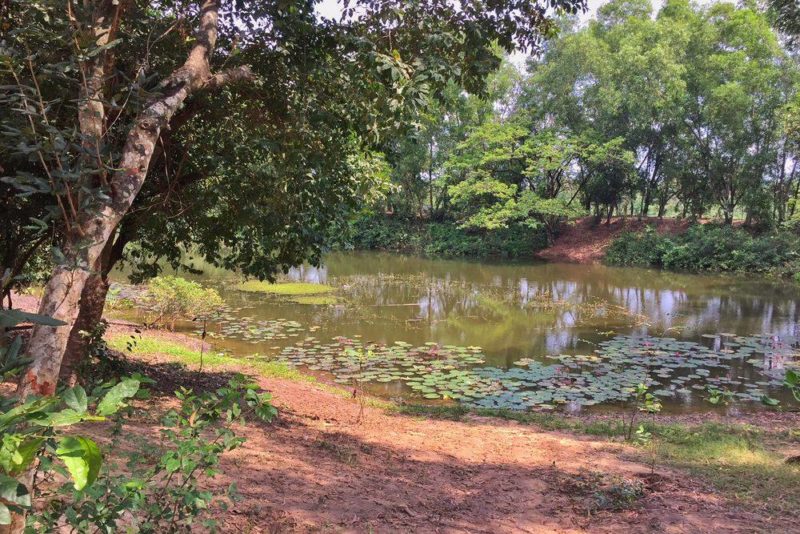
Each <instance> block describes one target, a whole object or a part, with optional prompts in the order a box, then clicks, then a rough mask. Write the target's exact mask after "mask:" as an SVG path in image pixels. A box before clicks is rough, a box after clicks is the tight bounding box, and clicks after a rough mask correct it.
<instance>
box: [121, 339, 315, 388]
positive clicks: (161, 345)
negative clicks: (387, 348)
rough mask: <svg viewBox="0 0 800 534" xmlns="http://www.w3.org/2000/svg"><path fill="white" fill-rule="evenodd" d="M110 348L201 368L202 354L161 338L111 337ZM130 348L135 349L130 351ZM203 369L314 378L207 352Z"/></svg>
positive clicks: (291, 369)
mask: <svg viewBox="0 0 800 534" xmlns="http://www.w3.org/2000/svg"><path fill="white" fill-rule="evenodd" d="M106 341H107V343H108V346H109V347H111V348H112V349H115V350H118V351H120V352H122V353H126V354H134V355H137V354H138V355H148V354H151V355H161V356H168V357H169V359H170V360H173V361H175V362H178V363H182V364H184V365H186V366H199V365H200V357H201V355H200V351H197V350H194V349H192V348H190V347H187V346H186V345H182V344H180V343H176V342H174V341H169V340H166V339H161V338H158V337H155V336H147V335H143V336H141V337H137V338H136V340H135V341H136V343H135V344H133V345H131V343H132V342H133V341H134V340H133V339H132V338H131V337H130V336H129V335H116V336H111V337H109V338H108V339H107V340H106ZM129 346H130V347H131V349H132V350H130V351H128V348H129ZM202 358H203V366H204V367H207V368H208V369H213V368H226V369H236V370H240V371H245V372H250V373H253V374H258V375H260V376H263V377H267V378H283V379H285V380H296V381H303V382H314V381H315V378H314V377H313V376H310V375H306V374H303V373H301V372H300V371H298V370H297V369H295V368H294V367H291V366H289V365H286V364H284V363H281V362H273V361H265V360H250V359H244V358H234V357H231V356H228V355H226V354H222V353H219V352H206V353H204V354H203V355H202Z"/></svg>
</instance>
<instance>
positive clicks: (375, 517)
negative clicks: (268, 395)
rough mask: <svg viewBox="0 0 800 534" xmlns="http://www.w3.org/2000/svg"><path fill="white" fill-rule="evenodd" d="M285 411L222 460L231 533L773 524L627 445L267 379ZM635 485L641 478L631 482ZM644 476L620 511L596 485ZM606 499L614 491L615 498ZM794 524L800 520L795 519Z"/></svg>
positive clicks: (698, 528) (750, 528)
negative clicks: (407, 409)
mask: <svg viewBox="0 0 800 534" xmlns="http://www.w3.org/2000/svg"><path fill="white" fill-rule="evenodd" d="M262 385H263V386H264V387H265V388H267V389H269V390H270V391H272V392H273V395H274V397H275V399H276V403H277V405H278V406H279V408H280V410H281V415H280V420H279V421H278V423H277V424H275V425H270V426H261V427H259V426H254V427H250V428H248V429H246V430H245V431H244V435H245V436H246V437H247V443H246V444H245V445H244V447H243V448H241V449H239V450H237V451H234V452H233V453H231V454H230V455H229V456H228V457H227V458H226V459H225V461H224V462H223V463H224V465H223V470H224V472H225V477H223V478H221V479H220V480H219V481H217V483H220V484H228V483H230V482H231V481H236V482H237V484H238V486H239V490H240V492H241V494H242V495H243V497H244V501H242V502H240V503H239V504H238V505H237V506H236V507H235V508H234V509H233V512H232V513H230V514H229V515H228V516H227V517H225V518H224V527H225V530H226V531H230V532H487V533H489V532H492V533H496V532H758V531H764V532H770V531H784V532H788V531H791V529H792V526H790V525H788V524H785V523H783V522H782V521H780V520H774V522H773V521H770V519H769V518H765V517H759V516H757V515H755V514H751V513H748V512H746V511H745V510H742V509H739V508H737V507H736V506H735V505H734V504H733V503H730V502H726V500H725V499H723V498H721V497H719V496H717V495H715V494H714V493H713V492H711V491H710V490H709V489H708V488H705V487H703V485H702V484H700V483H698V482H697V481H695V480H692V479H690V478H688V477H687V476H686V475H684V474H681V473H678V472H674V471H671V470H664V469H660V468H656V469H655V472H653V471H652V470H651V467H650V466H647V465H644V464H642V463H638V462H636V461H632V460H630V459H628V458H632V457H633V455H632V454H631V451H630V450H629V449H627V448H626V447H625V446H623V445H619V444H614V443H609V442H606V441H594V440H592V439H583V438H580V437H576V436H573V435H568V434H561V433H553V432H543V431H541V430H538V429H537V428H535V427H531V426H527V425H520V424H515V423H513V422H508V421H502V420H498V419H493V418H478V417H473V418H470V419H468V420H466V421H446V420H434V419H424V418H414V417H409V416H400V415H392V414H388V413H386V412H385V411H383V410H381V409H377V408H370V407H365V409H364V412H363V414H362V416H361V417H360V418H359V413H360V409H361V407H360V405H359V404H358V402H356V401H354V400H352V399H345V398H342V397H340V396H337V395H335V394H332V393H328V392H325V391H320V390H319V389H317V388H316V387H315V386H314V385H312V384H302V383H294V382H286V381H280V380H264V381H263V383H262ZM639 485H640V486H639ZM626 487H641V488H642V490H643V497H642V498H641V499H640V500H638V502H636V503H634V504H633V505H632V506H631V507H630V509H628V510H620V511H613V510H603V509H600V508H602V504H603V503H602V502H601V500H602V497H603V495H606V496H610V495H614V494H615V492H616V491H618V490H620V489H621V488H626ZM611 506H612V507H613V504H612V505H611ZM794 528H797V525H794Z"/></svg>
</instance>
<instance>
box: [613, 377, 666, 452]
mask: <svg viewBox="0 0 800 534" xmlns="http://www.w3.org/2000/svg"><path fill="white" fill-rule="evenodd" d="M660 411H661V401H659V400H658V398H657V397H656V396H655V395H653V394H652V393H651V392H650V388H649V387H648V386H647V385H646V384H639V385H637V386H636V387H635V388H633V391H631V399H630V410H629V411H628V413H627V415H626V414H625V412H623V413H622V426H623V430H624V434H625V437H626V438H627V439H628V440H630V439H632V438H633V436H634V428H636V437H637V440H639V441H642V442H647V441H649V440H650V437H651V436H650V434H649V433H648V432H647V430H646V429H645V428H644V426H642V425H639V426H638V427H636V420H637V415H638V414H639V413H649V414H657V413H658V412H660Z"/></svg>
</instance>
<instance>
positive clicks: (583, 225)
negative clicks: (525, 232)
mask: <svg viewBox="0 0 800 534" xmlns="http://www.w3.org/2000/svg"><path fill="white" fill-rule="evenodd" d="M595 221H596V219H595V218H594V217H583V218H581V219H576V220H574V221H570V222H569V223H567V224H566V225H565V227H564V229H563V231H562V232H561V234H560V235H559V236H558V237H557V238H556V240H555V242H554V243H553V245H552V246H551V247H548V248H546V249H544V250H542V251H540V252H538V253H537V256H538V257H540V258H542V259H545V260H548V261H561V262H568V263H599V262H600V261H601V260H602V259H603V256H604V255H605V253H606V249H607V248H608V246H609V245H610V244H611V242H612V241H613V240H614V239H616V238H617V237H618V236H619V235H620V234H622V233H624V232H635V231H639V230H642V229H644V228H645V227H646V226H648V225H651V226H654V227H655V228H656V230H657V231H658V233H660V234H678V233H681V232H683V231H685V230H686V229H687V228H688V227H689V224H690V223H689V221H688V220H686V219H682V220H678V219H666V218H665V219H658V218H656V217H647V218H642V219H638V218H635V217H614V218H612V219H611V224H609V225H606V223H605V220H603V221H602V222H600V223H596V222H595Z"/></svg>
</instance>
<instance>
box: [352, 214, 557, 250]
mask: <svg viewBox="0 0 800 534" xmlns="http://www.w3.org/2000/svg"><path fill="white" fill-rule="evenodd" d="M349 234H350V235H349V238H348V239H347V240H346V243H342V242H341V241H340V243H339V246H340V247H341V246H344V247H347V248H355V249H358V250H388V251H395V252H408V253H412V254H425V255H428V256H445V257H458V256H462V257H474V258H485V257H491V256H499V257H507V258H519V257H530V256H532V255H533V254H534V253H536V252H537V251H539V250H541V249H543V248H545V247H546V246H547V233H546V230H545V228H544V227H540V228H536V229H532V228H530V227H528V226H525V225H523V224H513V225H510V226H509V227H508V228H499V229H495V230H467V229H464V228H460V227H459V225H458V224H456V223H454V222H449V221H448V222H427V223H423V222H419V221H416V220H410V219H401V218H388V217H383V216H374V217H363V218H360V219H358V220H357V221H355V222H354V223H353V224H352V225H351V227H350V230H349Z"/></svg>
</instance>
